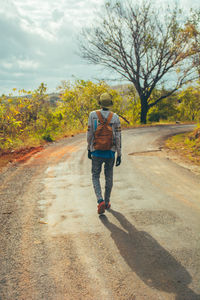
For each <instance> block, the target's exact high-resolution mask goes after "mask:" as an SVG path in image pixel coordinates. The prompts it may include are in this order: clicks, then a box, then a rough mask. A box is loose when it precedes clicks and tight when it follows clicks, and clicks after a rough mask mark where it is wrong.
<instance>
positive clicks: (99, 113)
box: [96, 110, 104, 124]
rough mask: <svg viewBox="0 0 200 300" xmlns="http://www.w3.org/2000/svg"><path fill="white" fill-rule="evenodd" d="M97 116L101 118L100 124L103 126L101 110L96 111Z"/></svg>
mask: <svg viewBox="0 0 200 300" xmlns="http://www.w3.org/2000/svg"><path fill="white" fill-rule="evenodd" d="M96 114H97V116H98V118H99V121H100V123H102V124H103V123H104V121H103V117H102V114H101V112H100V110H96Z"/></svg>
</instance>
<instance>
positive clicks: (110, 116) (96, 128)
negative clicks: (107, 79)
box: [87, 93, 121, 214]
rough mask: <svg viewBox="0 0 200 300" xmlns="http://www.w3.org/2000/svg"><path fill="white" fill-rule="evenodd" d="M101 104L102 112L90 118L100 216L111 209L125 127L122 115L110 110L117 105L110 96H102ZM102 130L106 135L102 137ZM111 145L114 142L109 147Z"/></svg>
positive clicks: (90, 150) (90, 147) (90, 148)
mask: <svg viewBox="0 0 200 300" xmlns="http://www.w3.org/2000/svg"><path fill="white" fill-rule="evenodd" d="M99 104H100V106H101V110H100V111H92V112H91V113H90V115H89V120H88V132H87V142H88V158H89V159H92V182H93V187H94V191H95V194H96V197H97V203H98V213H99V214H102V213H104V212H105V209H109V208H110V206H111V204H110V194H111V190H112V186H113V166H114V162H115V152H117V160H116V166H119V165H120V163H121V125H120V120H119V117H118V115H117V114H116V113H112V112H111V111H110V110H109V108H110V107H111V106H112V105H113V102H112V99H111V96H110V95H109V94H108V93H103V94H102V95H101V97H100V101H99ZM105 127H106V128H105ZM102 130H103V131H104V134H102V135H101V132H103V131H102ZM110 131H111V133H110ZM109 139H110V141H109ZM104 142H105V143H104ZM109 142H111V143H110V145H109V146H108V144H109ZM101 145H102V146H101ZM105 149H106V150H105ZM103 164H104V175H105V193H104V198H103V197H102V191H101V185H100V173H101V169H102V165H103Z"/></svg>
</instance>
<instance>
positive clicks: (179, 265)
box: [0, 125, 200, 300]
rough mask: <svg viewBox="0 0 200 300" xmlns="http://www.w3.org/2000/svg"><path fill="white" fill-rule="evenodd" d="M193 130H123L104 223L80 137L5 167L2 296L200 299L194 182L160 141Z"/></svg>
mask: <svg viewBox="0 0 200 300" xmlns="http://www.w3.org/2000/svg"><path fill="white" fill-rule="evenodd" d="M191 129H192V126H191V125H187V126H186V125H174V126H156V127H144V128H136V129H129V130H124V131H123V132H122V143H123V150H122V154H123V156H122V164H121V165H120V166H119V167H117V168H116V167H115V169H114V188H113V191H112V197H111V203H112V209H111V210H110V211H109V212H106V214H105V215H104V216H100V217H99V216H98V215H97V212H96V209H97V207H96V200H95V197H94V192H93V187H92V184H91V161H90V160H88V159H87V151H86V139H85V134H80V135H78V136H76V137H72V138H68V139H65V140H62V141H59V142H57V143H54V144H51V145H50V146H48V147H46V148H45V149H44V150H43V151H41V152H39V153H37V154H35V155H34V156H33V157H32V158H31V159H29V160H28V161H26V162H23V163H20V164H19V163H18V164H17V163H16V164H13V165H11V166H10V167H9V168H7V169H5V170H4V171H3V172H2V173H1V174H0V184H1V187H0V198H1V201H0V205H1V209H0V224H1V234H0V253H1V255H0V266H1V268H0V299H1V300H13V299H15V300H18V299H20V300H21V299H24V300H27V299H28V300H29V299H33V300H40V299H48V300H49V299H52V300H55V299H58V300H65V299H66V300H76V299H86V300H90V299H94V300H117V299H120V300H121V299H123V300H135V299H137V300H165V299H166V300H168V299H170V300H172V299H176V300H197V299H200V232H199V228H200V177H199V176H198V175H196V174H194V173H192V172H191V171H190V170H188V169H187V168H184V167H182V166H180V165H178V164H176V163H175V162H173V161H172V160H170V159H169V158H168V157H166V155H165V154H163V152H162V151H160V142H159V141H160V139H162V138H163V137H164V136H167V135H169V134H173V133H174V134H175V133H176V132H183V131H187V130H191ZM101 179H102V184H103V177H102V178H101Z"/></svg>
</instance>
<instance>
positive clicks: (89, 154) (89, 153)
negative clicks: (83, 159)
mask: <svg viewBox="0 0 200 300" xmlns="http://www.w3.org/2000/svg"><path fill="white" fill-rule="evenodd" d="M88 158H89V159H92V155H91V151H90V150H88Z"/></svg>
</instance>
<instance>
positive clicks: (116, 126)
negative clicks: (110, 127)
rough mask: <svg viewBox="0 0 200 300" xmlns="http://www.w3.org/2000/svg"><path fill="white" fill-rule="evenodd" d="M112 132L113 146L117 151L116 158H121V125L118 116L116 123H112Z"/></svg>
mask: <svg viewBox="0 0 200 300" xmlns="http://www.w3.org/2000/svg"><path fill="white" fill-rule="evenodd" d="M114 130H115V144H116V149H117V156H121V124H120V120H119V117H118V116H117V119H116V122H115V123H114Z"/></svg>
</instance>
